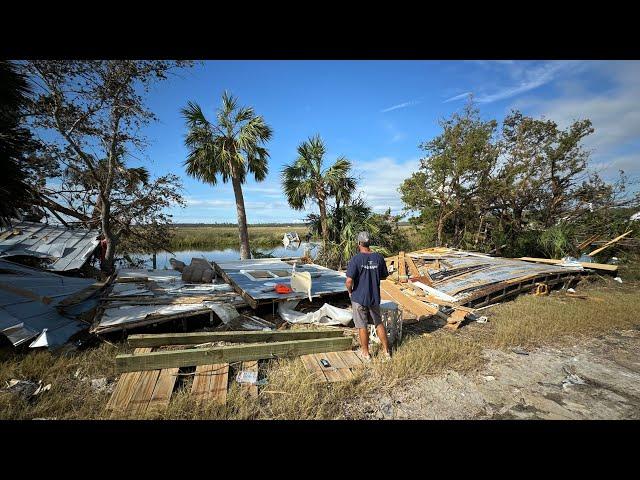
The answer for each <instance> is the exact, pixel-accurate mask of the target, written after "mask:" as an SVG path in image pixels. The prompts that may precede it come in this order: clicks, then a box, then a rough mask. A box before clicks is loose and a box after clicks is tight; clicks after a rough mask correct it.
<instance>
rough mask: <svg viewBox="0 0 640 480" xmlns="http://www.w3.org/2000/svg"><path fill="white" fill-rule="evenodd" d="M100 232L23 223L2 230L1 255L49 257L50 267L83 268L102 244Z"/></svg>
mask: <svg viewBox="0 0 640 480" xmlns="http://www.w3.org/2000/svg"><path fill="white" fill-rule="evenodd" d="M97 237H98V231H97V230H88V229H86V228H73V229H71V228H67V227H64V226H62V225H47V224H44V223H35V222H19V223H15V224H14V225H13V226H12V227H10V228H2V229H0V257H13V256H18V255H26V256H33V257H37V258H46V259H49V260H50V261H51V263H50V264H49V265H47V267H46V268H47V270H53V271H59V272H62V271H66V270H74V269H77V268H81V267H82V266H83V265H84V264H85V263H86V262H87V260H88V259H89V257H90V256H91V254H92V253H93V252H94V250H95V249H96V247H97V246H98V244H99V240H98V239H97Z"/></svg>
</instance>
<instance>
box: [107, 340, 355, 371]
mask: <svg viewBox="0 0 640 480" xmlns="http://www.w3.org/2000/svg"><path fill="white" fill-rule="evenodd" d="M351 342H352V339H351V337H339V338H319V339H313V340H294V341H289V342H273V343H261V344H249V345H237V346H236V345H233V346H226V347H214V348H193V349H189V350H164V351H159V352H151V353H146V354H143V355H135V354H134V355H131V354H123V355H118V356H117V357H116V370H117V372H119V373H121V372H135V371H143V370H157V369H162V368H172V367H190V366H194V365H195V366H197V365H211V364H216V363H233V362H244V361H247V360H261V359H266V358H277V357H291V356H299V355H304V354H307V353H322V352H335V351H339V350H346V349H348V348H351Z"/></svg>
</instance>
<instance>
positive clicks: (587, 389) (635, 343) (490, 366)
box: [344, 329, 640, 419]
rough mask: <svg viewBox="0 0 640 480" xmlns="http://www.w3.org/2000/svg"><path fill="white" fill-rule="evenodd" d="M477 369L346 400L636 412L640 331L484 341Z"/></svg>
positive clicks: (486, 412)
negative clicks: (518, 346)
mask: <svg viewBox="0 0 640 480" xmlns="http://www.w3.org/2000/svg"><path fill="white" fill-rule="evenodd" d="M483 356H484V357H485V359H486V363H485V365H484V366H483V367H482V368H481V369H480V370H479V371H478V372H476V373H471V374H465V373H458V372H455V371H448V372H446V373H444V374H441V375H437V376H431V377H423V378H419V379H415V380H413V381H410V382H408V383H406V384H405V385H403V386H402V387H398V388H396V389H394V390H393V391H391V392H385V393H384V394H374V395H370V396H368V397H366V398H363V399H362V398H361V399H359V400H358V401H356V402H350V403H348V404H346V405H345V406H344V410H345V415H346V416H347V417H349V418H367V419H638V418H640V331H639V330H636V329H631V330H623V331H620V332H614V333H611V334H608V335H605V336H601V337H598V338H593V339H590V340H586V341H583V342H581V343H579V344H576V345H572V346H563V347H557V348H554V347H542V348H538V349H536V350H532V351H529V352H528V355H525V354H522V353H515V352H514V351H512V350H508V349H507V350H495V349H488V350H485V351H484V352H483Z"/></svg>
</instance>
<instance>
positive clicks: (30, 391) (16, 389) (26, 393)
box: [2, 378, 51, 400]
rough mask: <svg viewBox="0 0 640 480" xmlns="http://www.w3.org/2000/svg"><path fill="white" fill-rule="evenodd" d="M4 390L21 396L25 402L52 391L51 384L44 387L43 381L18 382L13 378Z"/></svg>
mask: <svg viewBox="0 0 640 480" xmlns="http://www.w3.org/2000/svg"><path fill="white" fill-rule="evenodd" d="M2 390H5V391H7V392H10V393H13V394H16V395H19V396H21V397H22V398H24V399H25V400H29V399H31V398H32V397H35V396H36V395H39V394H40V393H42V392H46V391H48V390H51V384H50V383H47V384H46V385H42V380H38V382H32V381H31V380H18V379H16V378H12V379H11V380H9V381H8V382H7V384H6V386H5V387H4V388H3V389H2Z"/></svg>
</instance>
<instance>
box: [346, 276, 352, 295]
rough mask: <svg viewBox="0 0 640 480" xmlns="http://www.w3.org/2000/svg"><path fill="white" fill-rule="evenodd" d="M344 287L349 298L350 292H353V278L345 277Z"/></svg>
mask: <svg viewBox="0 0 640 480" xmlns="http://www.w3.org/2000/svg"><path fill="white" fill-rule="evenodd" d="M344 286H345V287H347V292H349V296H351V291H352V290H353V278H351V277H347V281H346V282H345V284H344Z"/></svg>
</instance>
